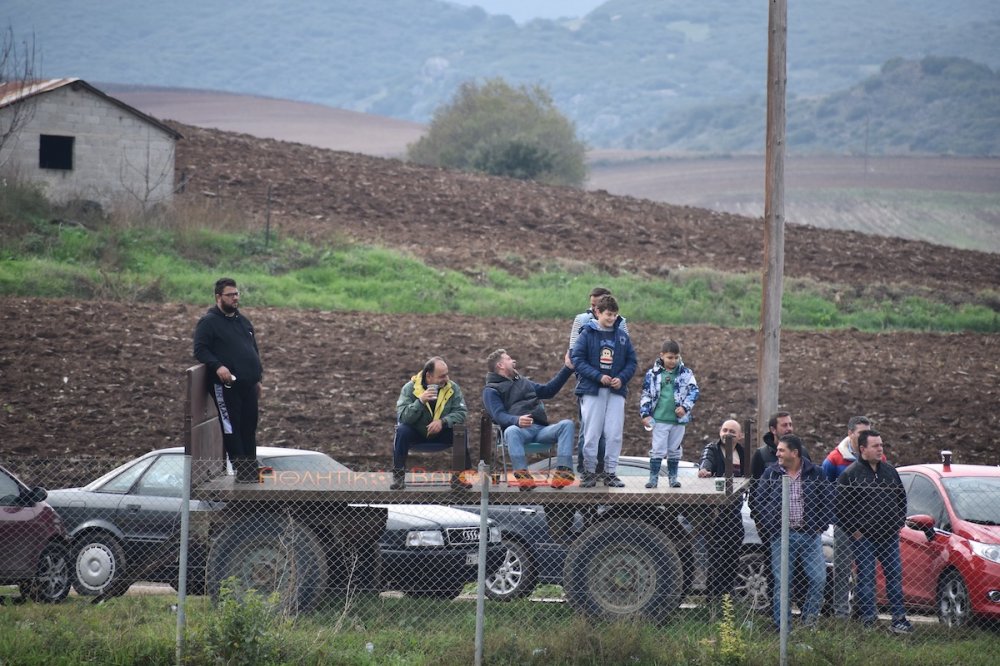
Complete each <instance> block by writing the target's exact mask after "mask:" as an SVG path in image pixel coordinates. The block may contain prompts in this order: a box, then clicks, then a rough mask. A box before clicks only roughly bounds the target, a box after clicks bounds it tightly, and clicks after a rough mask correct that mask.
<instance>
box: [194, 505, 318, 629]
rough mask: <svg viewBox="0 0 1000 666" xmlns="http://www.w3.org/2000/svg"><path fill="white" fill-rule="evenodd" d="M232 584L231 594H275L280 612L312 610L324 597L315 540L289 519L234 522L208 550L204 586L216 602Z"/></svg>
mask: <svg viewBox="0 0 1000 666" xmlns="http://www.w3.org/2000/svg"><path fill="white" fill-rule="evenodd" d="M229 578H234V579H235V587H236V590H235V592H236V593H237V594H239V593H241V592H243V591H245V590H249V589H256V590H257V591H258V592H260V593H261V594H262V595H263V596H265V597H267V596H269V595H270V594H271V593H273V592H277V593H278V596H279V598H280V605H281V608H282V610H284V611H287V612H293V613H294V612H300V611H302V612H304V611H309V610H312V609H313V608H315V607H316V606H317V605H318V604H319V602H320V601H321V599H322V598H323V595H324V594H325V592H326V585H327V568H326V555H325V554H324V552H323V547H322V545H321V544H320V542H319V539H317V538H316V535H315V534H314V533H313V531H312V530H311V529H309V528H308V527H306V526H304V525H301V524H300V523H299V522H298V521H296V520H295V519H294V518H289V517H285V516H273V515H272V516H261V517H255V518H252V519H251V518H244V519H239V520H235V521H234V522H233V523H232V524H230V525H229V526H228V527H227V528H226V529H225V530H224V531H223V532H222V534H220V535H219V538H218V539H217V540H216V541H215V543H213V544H212V549H211V551H209V555H208V567H207V575H206V579H205V580H206V585H207V587H208V591H209V592H210V593H211V595H212V601H218V599H219V592H220V588H221V586H222V584H223V582H224V581H226V580H227V579H229Z"/></svg>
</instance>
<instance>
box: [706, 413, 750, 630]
mask: <svg viewBox="0 0 1000 666" xmlns="http://www.w3.org/2000/svg"><path fill="white" fill-rule="evenodd" d="M726 437H733V478H741V477H743V476H746V475H747V472H748V471H749V470H747V467H746V459H745V458H744V451H743V443H742V440H743V429H742V428H741V427H740V424H739V422H738V421H734V420H732V419H729V420H727V421H725V422H723V424H722V427H721V428H719V439H717V440H716V441H714V442H712V443H710V444H708V445H707V446H706V447H705V450H704V451H703V452H702V454H701V465H700V468H701V469H699V470H698V476H700V477H702V478H707V477H711V476H725V475H726V447H725V445H724V443H723V440H724V439H725V438H726ZM742 508H743V507H742V504H741V503H740V502H733V503H731V504H730V505H729V506H727V507H726V508H725V509H723V510H722V511H721V512H720V513H719V517H718V519H717V520H716V521H715V522H713V523H712V526H711V528H710V529H709V532H708V534H707V535H706V539H705V547H706V549H707V550H708V599H709V603H710V606H711V610H712V611H713V612H714V611H715V610H716V607H717V606H718V600H719V599H721V597H722V595H724V594H729V593H731V592H732V591H733V581H734V576H735V574H736V563H737V561H738V560H739V554H740V546H741V545H742V543H743V516H742V514H741V509H742Z"/></svg>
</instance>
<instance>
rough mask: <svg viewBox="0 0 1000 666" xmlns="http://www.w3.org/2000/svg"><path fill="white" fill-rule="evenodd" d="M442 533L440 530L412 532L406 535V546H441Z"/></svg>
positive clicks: (442, 542)
mask: <svg viewBox="0 0 1000 666" xmlns="http://www.w3.org/2000/svg"><path fill="white" fill-rule="evenodd" d="M443 545H444V532H442V531H441V530H413V531H412V532H407V533H406V546H407V547H408V548H410V547H418V546H443Z"/></svg>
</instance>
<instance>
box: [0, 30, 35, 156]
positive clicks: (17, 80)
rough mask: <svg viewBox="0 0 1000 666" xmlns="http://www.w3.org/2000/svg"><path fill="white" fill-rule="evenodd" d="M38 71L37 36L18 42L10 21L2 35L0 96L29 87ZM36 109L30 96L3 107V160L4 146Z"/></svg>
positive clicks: (0, 143)
mask: <svg viewBox="0 0 1000 666" xmlns="http://www.w3.org/2000/svg"><path fill="white" fill-rule="evenodd" d="M35 75H36V72H35V36H34V35H32V36H31V40H30V41H24V42H21V43H18V41H17V39H16V38H15V36H14V28H13V27H11V26H9V25H8V26H7V29H6V30H5V31H4V33H3V37H0V98H2V97H4V96H6V95H10V94H12V93H15V92H19V91H20V90H22V89H23V88H26V87H27V86H28V85H30V84H31V83H32V82H33V81H34V80H35ZM33 112H34V101H33V100H31V99H24V100H21V101H20V102H18V103H16V104H10V105H8V106H6V107H0V164H2V163H3V161H4V157H5V155H4V146H5V145H6V144H7V142H8V141H11V140H12V139H13V138H14V137H15V136H16V135H17V133H18V132H19V131H21V128H22V127H24V125H25V124H26V123H27V122H28V121H30V120H31V117H32V115H33Z"/></svg>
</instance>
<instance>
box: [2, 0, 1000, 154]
mask: <svg viewBox="0 0 1000 666" xmlns="http://www.w3.org/2000/svg"><path fill="white" fill-rule="evenodd" d="M789 5H790V6H789V10H788V26H789V31H788V54H789V57H788V90H789V94H790V96H791V97H793V98H794V97H799V98H807V97H809V98H811V97H817V96H823V95H828V94H832V93H836V92H838V91H843V90H848V89H850V88H851V87H852V86H854V85H856V84H857V83H858V82H859V81H862V80H863V79H865V78H866V77H868V76H870V75H872V74H875V73H877V72H878V70H879V68H880V67H881V66H882V65H883V64H884V63H886V62H887V61H890V60H892V59H894V58H908V59H915V58H917V59H919V58H923V57H925V56H945V57H950V56H954V57H962V58H967V59H970V60H972V61H975V62H979V63H983V64H985V65H986V66H988V67H992V68H996V67H1000V50H998V49H997V48H996V44H998V43H1000V4H998V3H996V2H995V1H994V0H955V1H954V2H950V3H946V4H942V3H940V2H935V1H934V0H911V1H909V2H868V1H866V0H840V1H839V2H836V3H821V2H801V3H789ZM43 7H44V10H43V9H42V8H43ZM4 9H5V15H6V17H7V18H8V20H9V21H10V22H11V24H12V26H13V28H14V30H15V31H16V32H17V34H19V35H22V36H27V35H31V34H34V35H35V37H36V39H37V44H38V46H39V48H40V51H41V53H42V54H43V55H44V64H45V74H46V75H49V76H80V77H83V78H86V79H89V80H91V81H94V82H118V83H138V84H146V85H161V86H181V87H193V88H207V89H218V90H228V91H234V92H244V93H253V94H260V95H268V96H273V97H281V98H288V99H297V100H305V101H313V102H319V103H323V104H327V105H330V106H334V107H339V108H344V109H350V110H356V111H365V112H370V113H376V114H380V115H387V116H393V117H397V118H404V119H409V120H416V121H420V122H426V121H427V120H429V118H430V117H431V115H432V113H433V111H434V109H436V108H438V107H439V106H440V105H441V104H442V103H443V102H444V101H446V100H447V99H449V98H450V97H451V96H452V95H453V94H454V91H455V90H456V89H457V87H458V86H459V85H460V84H461V83H462V82H464V81H467V80H470V79H485V78H490V77H495V76H501V77H503V78H504V79H505V80H507V81H509V82H511V83H512V84H515V85H518V84H528V85H533V84H541V85H543V86H545V87H546V88H547V89H549V90H550V91H551V92H552V95H553V98H554V100H555V102H556V105H557V106H558V107H559V108H560V109H561V110H562V111H563V112H564V113H566V114H567V115H568V116H569V117H570V118H571V119H572V120H574V121H575V122H576V124H577V127H578V128H579V130H580V133H581V135H582V137H583V138H584V139H586V140H587V141H588V142H589V143H590V144H591V145H593V146H613V145H619V144H621V143H622V142H623V141H624V140H625V138H626V137H630V136H636V135H638V134H639V133H641V132H644V131H646V130H648V129H649V128H656V127H659V126H661V125H662V124H663V123H664V122H665V121H667V122H672V120H671V119H672V118H674V117H677V116H678V114H683V113H684V112H685V111H686V110H688V109H691V108H692V107H706V106H713V107H715V106H719V107H723V108H728V107H733V106H735V109H736V110H737V112H738V113H739V114H741V115H746V116H753V117H754V122H757V123H760V122H762V121H763V115H764V111H763V105H762V104H759V103H757V102H755V101H752V100H754V96H757V98H758V99H759V97H760V96H761V95H763V94H764V87H765V66H766V57H765V56H766V48H767V46H766V40H767V11H768V3H766V2H736V3H734V2H732V1H731V0H702V1H701V2H697V3H692V2H682V1H681V0H610V1H609V2H606V3H605V4H603V5H601V6H600V7H597V8H596V9H594V10H593V11H592V12H591V13H590V14H588V15H587V16H585V17H583V18H582V19H578V20H567V21H550V20H535V21H531V22H529V23H527V24H525V25H523V26H518V25H517V24H516V23H514V21H512V20H511V19H510V18H508V17H505V16H491V15H488V14H487V13H486V12H484V11H483V10H481V9H479V8H468V7H461V6H457V5H453V4H450V3H446V2H434V1H433V0H379V1H378V2H359V3H325V2H318V1H317V0H255V1H254V2H236V1H235V0H225V1H223V2H213V3H204V2H197V1H196V0H176V2H173V3H169V4H162V3H136V2H130V1H129V0H106V1H104V2H99V3H79V2H72V1H71V0H47V1H46V2H45V3H39V2H37V0H7V1H6V2H5V3H4ZM95 44H99V45H100V48H94V45H95ZM748 100H749V101H748ZM720 118H721V116H720ZM873 120H874V118H873ZM741 122H742V120H740V121H739V122H738V123H737V124H739V123H741ZM802 122H803V123H805V124H807V125H809V126H810V127H812V125H813V124H814V122H813V121H811V120H808V121H807V120H803V121H802ZM900 122H902V119H900ZM813 131H814V133H815V135H816V137H822V135H823V132H822V131H820V128H813ZM856 136H857V135H852V137H851V141H850V142H849V143H848V144H847V145H840V144H835V143H831V144H829V145H830V146H831V149H832V150H836V151H845V150H849V149H853V147H855V146H856V145H857V144H858V141H857V139H856ZM758 137H759V133H753V134H744V135H743V136H741V137H740V138H741V140H742V142H743V143H744V144H750V145H754V146H757V147H758V148H759V146H760V143H759V138H758ZM966 143H968V139H967V138H963V139H962V141H961V142H960V144H958V146H955V145H953V144H952V143H950V142H949V143H947V148H946V150H948V151H950V152H958V151H960V150H965V149H966V148H965V147H964V145H963V144H966ZM699 145H700V143H695V142H691V143H688V144H687V145H686V146H685V147H686V148H687V149H689V150H694V149H696V147H697V146H699ZM927 149H928V150H940V149H941V148H940V147H938V146H932V145H928V146H927ZM976 154H978V153H976Z"/></svg>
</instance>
